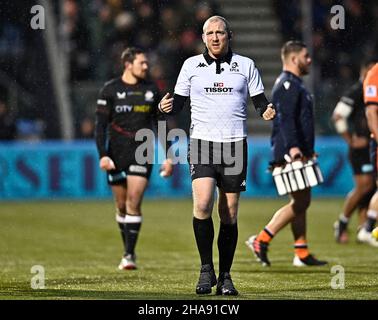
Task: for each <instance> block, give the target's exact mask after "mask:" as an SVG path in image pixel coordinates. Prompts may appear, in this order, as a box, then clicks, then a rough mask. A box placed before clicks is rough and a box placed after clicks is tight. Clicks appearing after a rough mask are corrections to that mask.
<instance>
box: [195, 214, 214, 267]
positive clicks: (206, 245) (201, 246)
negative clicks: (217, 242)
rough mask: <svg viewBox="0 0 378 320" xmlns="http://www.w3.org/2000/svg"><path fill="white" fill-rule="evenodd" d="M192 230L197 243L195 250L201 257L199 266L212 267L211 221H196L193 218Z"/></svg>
mask: <svg viewBox="0 0 378 320" xmlns="http://www.w3.org/2000/svg"><path fill="white" fill-rule="evenodd" d="M193 230H194V236H195V238H196V242H197V248H198V251H199V254H200V257H201V264H202V265H205V264H210V265H211V266H212V267H213V241H214V225H213V219H212V218H211V217H210V218H209V219H204V220H201V219H197V218H195V217H193Z"/></svg>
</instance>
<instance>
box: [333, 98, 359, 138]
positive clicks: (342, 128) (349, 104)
mask: <svg viewBox="0 0 378 320" xmlns="http://www.w3.org/2000/svg"><path fill="white" fill-rule="evenodd" d="M353 103H354V101H353V100H352V99H350V98H348V97H342V98H341V99H340V101H339V102H338V103H337V105H336V107H335V110H334V111H333V114H332V121H333V123H334V125H335V129H336V132H337V133H338V134H339V135H341V136H342V137H343V138H344V140H345V141H346V142H347V143H348V144H349V145H351V144H352V135H351V134H350V132H349V130H348V129H349V128H348V117H349V116H350V115H351V113H352V111H353Z"/></svg>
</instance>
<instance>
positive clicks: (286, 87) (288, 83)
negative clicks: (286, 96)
mask: <svg viewBox="0 0 378 320" xmlns="http://www.w3.org/2000/svg"><path fill="white" fill-rule="evenodd" d="M283 86H284V88H285V89H286V90H289V88H290V81H285V82H284V83H283Z"/></svg>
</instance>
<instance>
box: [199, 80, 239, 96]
mask: <svg viewBox="0 0 378 320" xmlns="http://www.w3.org/2000/svg"><path fill="white" fill-rule="evenodd" d="M204 89H205V91H206V93H211V94H228V93H231V92H232V90H233V89H234V88H227V87H225V86H224V83H223V82H214V86H213V87H207V88H204Z"/></svg>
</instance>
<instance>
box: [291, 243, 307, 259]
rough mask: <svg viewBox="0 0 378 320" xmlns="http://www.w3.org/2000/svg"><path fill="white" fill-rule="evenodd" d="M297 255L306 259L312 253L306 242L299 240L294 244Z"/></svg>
mask: <svg viewBox="0 0 378 320" xmlns="http://www.w3.org/2000/svg"><path fill="white" fill-rule="evenodd" d="M294 251H295V254H296V255H297V256H298V257H299V258H300V259H304V258H306V257H307V256H308V255H309V254H310V252H309V251H308V246H307V242H306V241H305V240H298V241H296V242H295V244H294Z"/></svg>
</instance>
